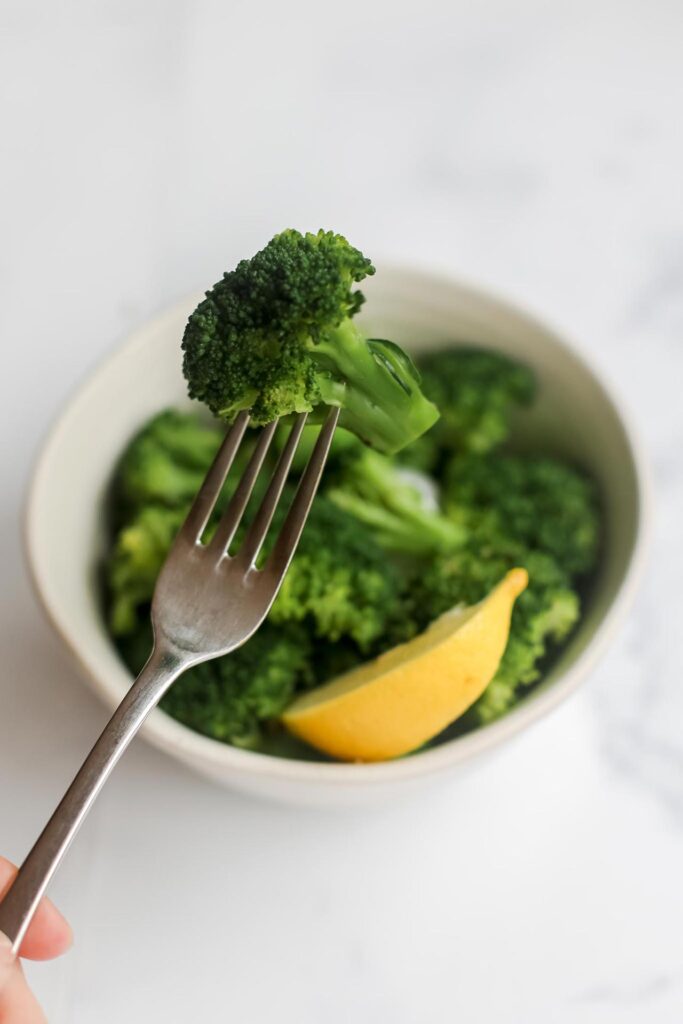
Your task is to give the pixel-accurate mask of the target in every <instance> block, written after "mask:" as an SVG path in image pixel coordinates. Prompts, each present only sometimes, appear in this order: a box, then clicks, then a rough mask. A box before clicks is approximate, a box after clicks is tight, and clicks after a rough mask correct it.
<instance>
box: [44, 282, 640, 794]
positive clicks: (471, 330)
mask: <svg viewBox="0 0 683 1024" xmlns="http://www.w3.org/2000/svg"><path fill="white" fill-rule="evenodd" d="M364 291H365V292H366V294H367V296H368V303H367V306H366V309H367V313H364V314H363V318H362V319H363V321H364V323H365V325H366V327H367V328H369V330H370V333H371V334H374V335H375V336H379V337H388V338H392V339H394V340H396V341H397V342H398V343H399V344H401V345H403V346H404V347H405V348H406V349H408V350H409V351H412V352H419V351H421V350H425V349H427V348H433V347H438V346H444V345H448V344H449V343H452V342H458V341H460V342H462V341H466V342H469V343H473V344H482V345H489V346H493V347H495V348H498V349H500V350H501V351H503V352H507V353H510V354H511V355H512V356H515V357H518V358H519V359H521V360H523V361H524V362H526V363H528V364H529V365H531V366H532V367H533V369H534V370H535V372H536V374H537V376H538V381H539V399H538V401H537V403H536V405H535V406H534V408H533V411H532V412H530V413H527V412H525V413H524V415H523V417H520V421H519V425H518V430H517V437H519V435H520V432H521V431H524V432H525V433H528V434H529V435H531V436H532V437H533V438H534V439H535V442H536V444H538V442H539V441H540V442H541V444H542V446H543V448H544V449H546V450H549V451H552V452H556V453H558V454H565V455H568V456H570V457H572V458H575V459H576V460H577V461H579V462H580V463H581V464H583V465H585V466H586V467H587V468H588V469H589V470H591V471H592V473H593V474H594V475H595V477H596V478H597V479H598V481H599V483H600V487H601V489H602V494H603V500H604V513H605V551H604V558H603V563H602V567H601V570H600V574H599V578H598V581H597V584H596V586H595V588H594V591H593V593H592V595H591V599H590V603H589V605H588V607H587V609H586V611H585V614H584V616H583V619H582V621H581V623H580V625H579V627H578V629H577V630H576V632H575V633H574V635H573V636H572V638H571V641H570V642H569V644H568V645H567V647H566V648H565V650H564V651H563V653H562V655H561V656H560V657H559V658H558V660H557V662H556V663H555V664H554V665H553V668H552V670H551V671H550V672H549V673H548V675H547V676H546V677H545V679H544V681H543V682H542V684H541V685H540V686H539V687H538V688H537V689H536V690H535V691H534V692H533V693H531V694H530V695H529V696H528V697H527V698H526V699H525V700H524V701H523V702H522V703H521V704H520V705H519V706H518V707H517V708H515V710H513V711H512V712H511V713H510V714H508V715H507V716H506V717H505V718H503V719H501V720H500V721H498V722H495V723H494V724H492V725H490V726H488V727H487V728H485V729H481V730H479V731H477V732H473V733H471V734H469V735H466V736H464V737H461V738H459V739H455V740H452V741H450V742H447V743H444V744H443V745H441V746H438V747H436V748H434V749H431V750H428V751H425V752H423V753H419V754H416V755H414V756H413V757H409V758H404V759H402V760H399V761H395V762H389V763H386V764H374V765H347V764H328V763H318V762H304V761H293V760H284V759H281V758H276V757H270V756H268V755H265V754H258V753H252V752H249V751H245V750H239V749H237V748H235V747H230V746H226V745H225V744H222V743H219V742H217V741H215V740H211V739H208V738H206V737H204V736H200V735H199V734H198V733H195V732H192V731H191V730H190V729H188V728H186V727H185V726H183V725H180V724H179V723H178V722H175V721H173V719H171V718H169V717H168V716H167V715H165V714H163V713H162V712H161V711H154V712H153V713H152V714H151V715H150V717H149V719H148V721H147V723H146V725H145V727H144V735H145V736H146V738H147V739H148V740H149V741H150V742H152V743H154V744H155V745H156V746H158V747H160V748H161V749H162V750H165V751H166V752H167V753H168V754H170V755H171V756H173V757H176V758H178V759H179V760H181V761H184V762H185V763H186V764H188V765H190V766H192V767H193V768H195V769H197V770H198V771H199V772H202V773H204V774H205V775H208V776H210V777H211V778H213V779H215V780H217V781H218V782H221V783H223V784H225V785H229V786H233V787H236V788H238V789H241V790H246V791H249V792H252V793H257V794H260V795H264V796H269V797H273V798H276V799H284V800H294V801H298V802H319V801H323V802H325V803H332V802H348V801H353V800H357V799H362V798H365V797H368V796H377V795H379V794H380V793H383V792H386V791H392V792H394V793H395V792H396V790H397V788H399V787H400V788H402V789H406V788H407V787H409V786H410V785H411V784H415V783H417V782H418V781H420V780H423V779H425V778H426V777H431V776H433V775H434V774H435V773H437V772H445V771H454V770H456V769H462V767H463V766H464V765H466V763H467V762H470V761H471V760H472V759H473V758H475V757H477V756H479V755H481V754H483V753H485V752H488V751H491V750H493V748H495V747H497V746H498V745H499V744H500V743H502V742H503V741H504V740H506V739H507V738H508V737H510V736H513V735H514V734H515V733H518V732H520V730H522V729H525V728H527V726H529V725H531V723H532V722H534V721H536V719H538V718H540V717H541V716H542V715H544V714H546V713H547V712H548V711H550V710H551V709H552V708H553V707H555V706H556V705H557V704H559V703H560V701H562V700H564V699H565V697H567V696H568V695H569V694H570V693H571V692H572V691H573V690H575V689H576V687H577V686H578V685H579V683H580V682H581V680H582V679H583V678H584V677H585V676H586V673H587V672H588V670H589V668H590V667H591V665H592V664H593V662H594V660H595V658H596V656H597V654H598V653H599V652H600V650H601V649H602V648H603V647H604V645H605V641H606V640H607V638H608V636H609V635H610V634H611V633H612V631H613V629H614V627H615V625H616V624H617V622H618V620H619V619H620V618H621V617H622V615H623V613H624V610H625V608H626V605H627V599H628V598H629V596H630V594H631V592H632V590H633V586H634V582H635V578H636V575H637V569H638V566H639V564H640V562H641V560H642V547H643V533H644V521H645V511H646V509H645V504H646V502H645V497H646V488H645V485H644V474H643V470H642V464H641V461H640V458H639V456H638V453H637V449H636V446H635V445H634V441H633V437H632V435H631V432H630V429H629V427H628V425H627V423H626V421H625V418H624V414H623V412H622V411H621V410H620V409H619V408H618V407H617V405H616V403H615V401H614V399H613V398H612V397H611V396H610V395H609V394H608V392H607V391H606V390H605V387H604V385H603V384H601V383H600V381H599V380H598V379H597V377H596V375H595V373H594V372H593V371H592V370H591V369H589V367H588V366H587V365H586V363H585V362H584V361H583V360H582V359H581V358H579V357H578V356H577V355H576V354H575V353H574V352H572V350H571V349H570V348H569V347H567V345H566V344H565V343H564V342H563V341H562V340H560V339H559V338H558V337H557V336H556V335H555V334H554V333H553V332H552V331H551V330H549V329H548V328H547V327H545V326H543V325H542V324H540V323H539V322H538V321H536V320H534V319H533V318H532V317H530V316H528V315H526V314H525V313H522V312H520V311H519V310H517V309H514V308H512V307H511V306H509V305H507V304H505V303H503V302H500V301H498V300H497V299H494V298H492V297H491V296H489V295H487V294H485V293H483V292H480V291H477V290H474V289H472V288H469V287H465V286H463V285H461V284H459V283H457V282H454V281H451V280H447V279H444V278H441V277H436V276H434V275H431V274H426V273H421V272H416V271H414V270H411V269H407V268H406V269H401V270H399V269H391V268H386V269H380V272H379V273H378V274H377V276H376V277H375V278H373V279H372V280H371V281H370V282H369V283H367V287H366V286H364ZM195 303H196V296H193V297H191V298H190V299H188V300H186V301H184V302H182V303H181V304H180V305H178V306H176V307H175V308H174V309H172V310H170V311H169V312H167V313H164V314H163V315H162V316H159V317H158V318H157V319H155V320H153V321H152V322H151V323H150V324H148V325H147V326H145V327H143V328H142V329H141V330H139V331H138V332H137V333H135V334H134V335H133V336H132V337H131V338H130V339H129V340H128V341H127V342H126V343H125V344H124V345H122V346H121V348H120V349H119V350H118V351H116V352H115V353H114V355H112V356H111V357H110V358H109V359H107V360H106V362H104V363H103V364H102V366H101V367H100V368H99V369H98V370H97V371H96V372H95V373H94V374H93V375H92V376H91V377H90V379H89V380H88V381H87V382H86V383H85V384H84V385H83V386H82V387H81V388H80V390H79V391H78V393H77V394H76V395H75V396H74V398H73V399H72V400H71V402H70V403H69V405H68V406H67V408H66V410H65V411H64V413H63V414H62V416H61V418H60V419H59V421H58V422H57V423H56V424H55V426H54V428H53V429H52V431H51V432H50V435H49V437H48V439H47V442H46V444H45V447H44V449H43V451H42V454H41V456H40V459H39V461H38V464H37V467H36V470H35V475H34V479H33V483H32V486H31V490H30V496H29V502H28V509H27V530H26V536H27V546H28V555H29V561H30V565H31V568H32V572H33V576H34V579H35V583H36V587H37V590H38V593H39V595H40V598H41V600H42V603H43V605H44V607H45V610H46V612H47V614H48V616H49V617H50V619H51V621H52V622H53V624H54V626H55V628H56V629H57V631H58V633H59V634H60V636H61V637H62V638H63V640H64V642H65V643H66V644H67V646H68V647H69V648H70V649H71V651H72V652H73V654H74V655H75V656H76V659H77V660H78V662H79V664H80V666H81V668H82V669H83V672H84V675H85V678H86V680H87V681H88V683H89V685H90V686H91V687H92V688H93V689H94V690H95V692H96V693H98V694H99V695H100V696H101V697H102V699H103V700H104V701H105V702H106V704H107V705H108V706H109V707H110V708H112V709H113V708H114V706H115V705H116V704H118V702H119V701H120V700H121V698H122V697H123V695H124V693H125V692H126V690H127V688H128V687H129V685H130V682H131V680H130V675H129V673H128V671H127V670H126V668H125V667H124V665H123V664H122V662H121V661H120V660H119V657H118V655H117V653H116V651H115V649H114V647H113V646H112V644H111V641H110V640H109V637H108V636H107V633H106V631H105V628H104V625H103V621H102V617H101V613H100V602H99V598H98V586H97V564H98V556H99V554H100V552H101V550H102V547H103V543H104V531H103V523H104V521H105V519H104V510H103V504H104V498H105V491H106V488H107V484H108V481H109V478H110V476H111V472H112V467H113V465H114V462H115V460H116V458H117V456H118V454H119V453H120V451H121V449H122V448H123V446H124V445H125V443H126V442H127V441H128V439H129V438H130V437H131V435H132V434H133V432H134V431H135V430H136V429H137V428H138V427H139V426H140V425H141V424H142V423H144V421H145V420H146V419H147V418H148V417H149V416H151V415H152V414H153V413H155V412H157V411H159V410H160V409H162V408H163V407H165V406H168V405H183V404H186V402H187V399H186V398H185V386H184V382H183V379H182V376H181V368H180V353H179V342H180V337H181V334H182V331H183V327H184V324H185V320H186V317H187V314H188V312H189V311H190V309H191V308H193V306H194V305H195ZM521 440H522V441H523V438H521Z"/></svg>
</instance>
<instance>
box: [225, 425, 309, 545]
mask: <svg viewBox="0 0 683 1024" xmlns="http://www.w3.org/2000/svg"><path fill="white" fill-rule="evenodd" d="M307 417H308V413H305V412H303V413H301V414H300V415H299V416H297V418H296V420H295V422H294V426H293V427H292V429H291V430H290V432H289V437H288V438H287V443H286V444H285V446H284V448H283V449H282V453H281V455H280V458H279V459H278V463H277V466H276V467H275V472H274V473H273V476H272V478H271V481H270V483H269V484H268V490H267V491H266V493H265V497H264V498H263V501H262V502H261V504H260V506H259V510H258V512H257V513H256V515H255V517H254V521H253V523H252V524H251V526H250V527H249V530H248V532H247V535H246V537H245V538H244V543H243V544H242V546H241V548H240V550H239V554H238V555H237V557H238V558H239V559H241V560H242V561H243V562H245V563H246V564H247V565H253V563H254V562H255V560H256V558H257V556H258V553H259V551H260V550H261V545H262V544H263V542H264V540H265V539H266V534H267V533H268V528H269V526H270V524H271V521H272V518H273V515H274V513H275V509H276V508H277V503H278V501H279V500H280V495H281V494H282V489H283V488H284V486H285V483H286V481H287V476H288V474H289V470H290V467H291V465H292V459H293V458H294V454H295V452H296V449H297V446H298V444H299V440H300V439H301V432H302V430H303V429H304V427H305V425H306V419H307Z"/></svg>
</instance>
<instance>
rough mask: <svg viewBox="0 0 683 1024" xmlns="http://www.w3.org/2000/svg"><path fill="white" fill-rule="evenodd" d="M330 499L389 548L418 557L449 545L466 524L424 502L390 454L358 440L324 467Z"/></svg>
mask: <svg viewBox="0 0 683 1024" xmlns="http://www.w3.org/2000/svg"><path fill="white" fill-rule="evenodd" d="M326 479H327V480H328V481H329V483H328V485H327V487H326V490H325V493H326V495H327V497H328V498H329V499H330V501H332V502H334V504H335V505H337V506H338V507H339V508H341V509H343V510H344V511H345V512H348V513H350V514H351V515H352V516H354V517H355V518H356V519H358V520H359V521H360V523H361V524H363V525H364V526H365V527H368V528H369V529H370V530H371V532H372V533H373V534H374V536H375V537H376V538H377V540H378V541H379V542H380V544H382V545H383V546H384V547H386V548H387V549H388V550H389V551H395V552H397V553H400V554H404V555H411V556H414V557H420V556H424V555H430V554H433V553H435V552H437V551H449V550H452V549H453V548H455V547H458V546H459V545H460V544H462V543H463V541H464V540H465V530H464V529H463V528H462V527H461V526H459V525H458V524H457V523H455V522H453V521H452V520H450V519H448V518H447V517H446V516H445V515H443V514H442V513H441V512H439V511H438V510H437V509H436V508H434V509H432V508H430V507H429V506H428V504H427V503H426V502H425V498H424V496H423V495H422V494H421V493H420V491H419V490H418V488H417V487H416V486H415V485H414V484H413V483H412V482H411V481H410V480H409V479H408V478H407V474H402V473H401V471H400V469H398V468H397V466H396V465H395V463H394V462H392V460H391V459H389V458H387V457H386V456H385V455H380V454H379V453H378V452H374V451H371V450H370V449H369V448H365V447H364V446H363V445H361V444H357V445H356V447H355V449H353V448H352V449H350V450H347V452H346V453H345V455H344V456H342V457H340V458H339V459H338V460H337V464H336V465H335V466H334V467H332V469H331V470H330V471H328V474H327V477H326Z"/></svg>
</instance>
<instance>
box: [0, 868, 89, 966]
mask: <svg viewBox="0 0 683 1024" xmlns="http://www.w3.org/2000/svg"><path fill="white" fill-rule="evenodd" d="M16 873H17V869H16V868H15V867H14V865H13V864H11V863H10V861H8V860H6V859H5V858H4V857H0V899H2V896H3V894H4V893H5V892H6V891H7V889H9V887H10V885H11V884H12V882H13V880H14V877H15V876H16ZM72 945H73V932H72V931H71V925H70V924H69V922H68V921H67V920H66V918H65V917H63V915H62V914H61V913H60V912H59V910H57V907H56V906H55V905H54V903H53V902H52V901H51V900H49V899H47V897H44V898H43V899H42V900H41V901H40V904H39V906H38V909H37V910H36V913H35V916H34V918H33V920H32V921H31V924H30V925H29V928H28V931H27V932H26V937H25V939H24V941H23V942H22V944H21V947H20V949H19V956H22V957H26V958H27V959H29V960H52V959H53V958H54V957H57V956H61V955H62V954H63V953H66V952H67V950H68V949H70V948H71V946H72Z"/></svg>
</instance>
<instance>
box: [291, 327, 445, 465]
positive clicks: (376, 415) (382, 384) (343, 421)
mask: <svg viewBox="0 0 683 1024" xmlns="http://www.w3.org/2000/svg"><path fill="white" fill-rule="evenodd" d="M311 356H312V358H313V360H314V362H315V363H316V365H317V367H318V369H319V371H320V372H319V376H318V383H319V387H320V395H321V399H322V401H323V403H324V404H325V405H334V406H339V407H340V408H341V415H340V418H339V425H340V426H341V427H346V428H347V429H348V430H351V431H352V432H353V433H354V434H356V435H357V436H358V437H360V438H361V439H362V440H364V441H365V442H366V443H367V444H370V445H372V447H373V448H376V449H377V450H379V451H382V452H384V453H385V454H387V455H391V454H393V453H394V452H397V451H399V450H400V449H401V448H403V447H405V445H407V444H410V442H411V441H413V440H414V439H415V438H416V437H419V436H420V434H423V433H424V432H425V431H426V430H428V429H429V428H430V427H431V426H432V424H434V423H435V422H436V420H437V419H438V418H439V411H438V409H437V408H436V406H435V405H433V403H432V402H430V401H429V400H428V399H427V398H425V397H424V395H423V394H422V392H421V391H420V387H419V375H418V373H417V371H416V370H415V367H414V366H413V364H412V362H411V361H410V359H409V358H408V356H407V355H406V354H405V353H404V352H402V351H401V349H399V348H398V346H396V345H393V344H392V343H391V342H387V341H382V340H379V339H368V338H366V337H365V335H364V334H363V333H362V332H361V331H359V329H358V328H357V327H356V325H355V324H354V323H353V321H351V320H348V319H347V320H343V321H342V323H341V324H340V325H339V326H338V327H336V328H334V329H333V330H332V331H331V332H329V334H328V335H327V337H325V338H324V339H323V340H322V341H320V342H319V343H318V344H317V345H313V346H312V347H311ZM378 402H381V403H382V404H381V405H379V404H378Z"/></svg>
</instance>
